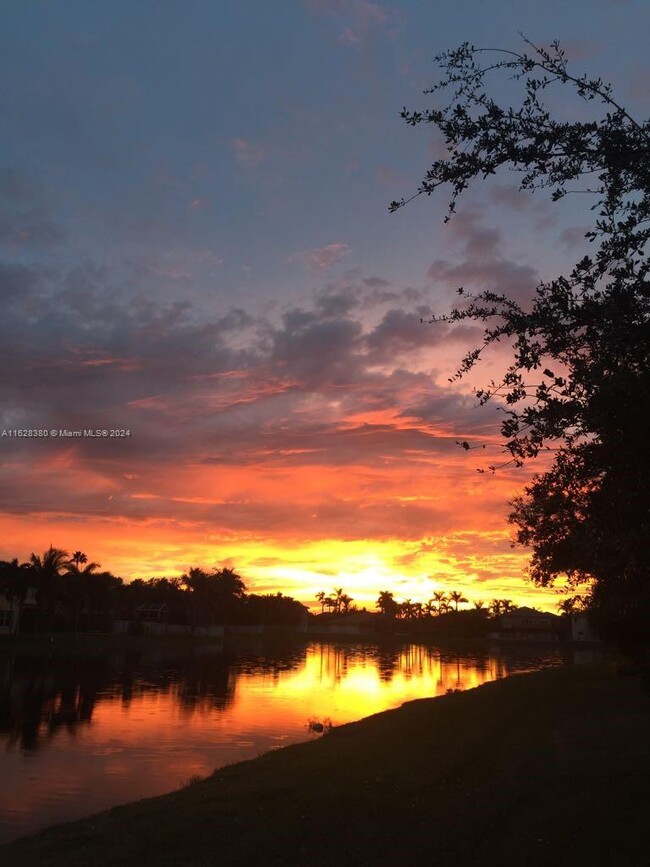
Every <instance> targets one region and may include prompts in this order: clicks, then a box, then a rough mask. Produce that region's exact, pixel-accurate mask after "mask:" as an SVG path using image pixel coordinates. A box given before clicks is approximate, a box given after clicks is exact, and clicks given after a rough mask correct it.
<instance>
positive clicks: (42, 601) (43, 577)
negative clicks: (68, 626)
mask: <svg viewBox="0 0 650 867" xmlns="http://www.w3.org/2000/svg"><path fill="white" fill-rule="evenodd" d="M68 556H69V555H68V552H67V551H64V550H63V549H62V548H55V547H53V546H52V545H50V547H49V548H48V549H47V551H44V552H43V555H42V557H39V556H38V555H37V554H34V553H32V554H31V556H30V558H29V567H30V572H31V574H32V577H33V579H34V583H35V584H36V602H37V604H38V620H39V629H40V628H41V627H42V626H43V623H44V621H45V620H46V619H48V620H49V619H51V616H52V614H53V613H54V608H55V606H56V603H57V598H58V596H59V594H60V592H61V582H60V578H61V572H62V571H63V570H64V569H65V568H66V567H67V566H68V565H69V563H70V561H69V559H68Z"/></svg>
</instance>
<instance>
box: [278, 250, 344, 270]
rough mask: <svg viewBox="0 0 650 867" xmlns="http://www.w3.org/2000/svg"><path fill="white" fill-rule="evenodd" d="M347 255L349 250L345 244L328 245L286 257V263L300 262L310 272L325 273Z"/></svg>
mask: <svg viewBox="0 0 650 867" xmlns="http://www.w3.org/2000/svg"><path fill="white" fill-rule="evenodd" d="M349 253H350V248H349V247H348V245H347V244H341V243H337V244H328V245H327V247H316V248H315V249H313V250H303V251H301V252H298V253H291V255H290V256H288V257H287V262H302V263H303V264H305V265H306V266H307V267H308V268H310V269H311V270H312V271H326V270H327V269H328V268H331V267H332V265H335V264H336V263H337V262H338V261H340V260H341V259H342V258H343V257H344V256H347V255H348V254H349Z"/></svg>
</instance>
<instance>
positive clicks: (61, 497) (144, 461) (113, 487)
mask: <svg viewBox="0 0 650 867" xmlns="http://www.w3.org/2000/svg"><path fill="white" fill-rule="evenodd" d="M0 280H1V285H2V287H3V290H2V291H3V294H4V297H5V298H6V299H8V300H10V301H11V303H10V304H8V305H7V312H8V316H7V321H6V328H5V340H4V341H3V344H2V346H1V347H0V361H1V362H2V364H3V368H4V371H5V374H6V375H5V377H4V378H3V381H2V384H1V386H0V398H1V400H2V421H3V425H4V426H5V427H11V428H20V429H24V428H36V429H48V430H49V429H57V430H60V429H66V430H72V431H74V430H83V429H93V430H94V429H99V430H101V429H108V430H110V429H127V430H130V432H131V436H130V437H128V438H107V439H103V438H92V439H83V438H80V439H72V440H70V439H65V438H62V439H59V438H57V439H53V438H49V439H45V440H39V441H28V440H26V439H20V440H16V439H6V438H5V439H3V440H2V442H1V444H0V445H1V446H2V450H3V455H4V458H5V463H4V465H3V467H4V468H3V471H2V475H1V476H0V502H2V503H3V504H4V507H5V509H6V510H9V511H12V512H15V513H19V514H25V515H26V514H36V513H39V514H42V513H48V514H50V513H52V514H55V513H56V514H77V515H81V514H83V515H84V516H90V515H95V516H97V517H100V518H108V517H110V518H116V519H117V518H119V519H125V520H133V521H145V520H147V519H148V518H152V519H161V520H163V519H164V520H167V519H169V520H172V519H177V520H181V521H182V520H187V521H189V522H193V523H196V524H197V525H201V526H203V525H205V526H206V527H208V526H218V527H222V528H223V527H226V528H230V529H231V530H233V531H237V532H239V531H244V530H246V531H248V532H253V533H255V532H258V531H261V530H262V529H264V530H265V531H268V532H274V531H275V530H277V531H278V532H280V529H281V528H282V527H284V528H287V527H292V528H294V529H296V530H299V531H300V532H301V533H304V534H305V537H306V538H307V537H309V535H310V534H311V533H313V535H314V536H321V537H322V536H323V535H328V534H330V535H335V536H339V537H340V538H354V537H358V534H359V533H361V534H362V535H368V536H372V535H377V534H379V536H382V534H383V535H390V534H391V533H393V532H399V533H402V534H407V536H408V537H409V538H411V537H412V536H413V537H414V538H415V536H417V535H418V534H419V533H421V532H422V530H423V528H424V527H425V526H428V527H429V528H430V527H431V526H433V525H436V522H438V523H442V522H443V517H442V515H441V514H440V513H439V512H438V511H437V510H435V509H432V508H429V506H423V505H418V504H412V503H411V504H408V503H407V504H405V503H399V502H397V501H395V502H391V503H390V504H385V505H383V504H379V505H378V504H377V502H376V501H367V502H366V501H365V500H364V499H363V497H362V498H361V499H358V498H352V499H349V500H348V499H347V498H343V497H338V498H337V497H336V496H334V494H333V493H332V494H328V495H324V494H321V495H314V496H313V497H312V498H311V501H310V507H309V508H310V510H311V511H310V512H309V514H312V513H313V514H316V515H317V519H315V518H308V517H306V515H305V513H304V509H303V506H301V505H299V503H298V502H296V503H295V504H294V503H291V502H289V501H287V502H282V503H277V502H276V503H275V504H273V503H270V502H269V501H267V500H266V499H264V498H261V497H260V496H259V494H257V493H255V486H254V485H253V487H252V488H251V490H250V491H249V493H248V495H247V497H246V498H245V499H246V502H241V501H239V498H238V497H235V498H233V497H232V496H229V497H226V498H225V499H226V500H227V502H226V501H225V502H218V503H211V502H209V500H210V497H209V496H208V497H207V501H206V500H205V499H204V500H201V501H194V500H193V499H192V497H188V498H186V499H184V498H183V496H180V497H179V496H178V493H179V490H181V491H182V490H183V485H184V484H185V483H182V482H180V481H179V482H178V483H177V488H178V486H180V488H178V489H177V488H174V484H175V483H174V474H173V472H172V468H174V467H176V468H178V472H179V473H186V472H189V471H190V470H189V468H192V467H193V468H194V470H192V472H195V473H197V472H199V470H198V469H197V468H200V467H204V468H205V471H206V472H208V473H214V472H221V471H223V472H233V471H235V472H236V471H237V470H238V469H243V468H255V474H253V476H252V477H249V479H250V478H255V475H256V474H257V473H259V472H270V473H281V472H285V471H286V472H289V473H292V472H295V471H297V470H299V469H300V468H305V471H306V472H311V471H312V470H313V471H314V472H316V473H320V472H324V471H325V472H326V471H327V470H326V469H325V468H329V469H330V470H331V471H334V472H341V471H343V472H345V468H346V467H349V468H351V472H354V469H353V468H358V467H365V468H367V469H368V470H372V472H374V471H375V470H376V468H377V467H381V468H383V469H382V472H385V473H390V472H393V468H395V467H397V466H399V467H404V466H409V467H411V468H412V470H413V472H416V471H418V468H422V469H423V470H428V471H430V470H431V468H432V467H434V466H437V465H441V464H442V463H443V462H444V460H445V459H446V458H447V457H448V456H449V455H451V454H457V452H458V449H457V446H456V445H455V438H457V435H455V433H454V426H455V425H456V424H459V425H460V429H462V432H463V434H464V435H467V431H472V430H476V431H478V430H481V425H480V423H479V421H478V416H477V415H476V413H474V417H473V421H470V416H471V412H470V409H469V406H468V403H467V400H466V398H463V397H462V396H461V395H459V394H458V393H457V392H455V391H452V390H451V389H441V388H440V387H437V386H435V385H434V383H433V380H432V377H431V375H430V373H427V372H426V371H419V372H418V371H415V370H412V369H409V358H410V356H417V355H418V354H419V353H421V352H426V351H428V350H429V349H435V347H437V346H440V345H441V343H442V342H443V341H447V340H453V339H455V338H454V331H453V329H450V328H449V327H448V326H427V325H423V324H421V323H420V318H421V317H422V316H423V314H426V315H428V311H429V308H428V307H427V306H426V305H423V304H422V303H421V300H422V299H421V293H415V292H413V291H410V290H405V291H402V292H400V291H399V290H396V289H395V290H393V289H389V287H388V285H387V282H386V281H383V280H381V278H374V279H368V280H364V279H363V278H362V277H360V276H358V275H356V276H352V277H350V279H347V280H342V281H341V282H339V283H337V284H332V285H329V286H327V287H325V289H323V290H322V291H321V292H320V293H318V294H317V295H316V296H315V298H314V302H313V304H312V305H311V306H303V307H294V308H292V309H290V310H288V311H286V312H285V313H284V315H283V316H282V317H281V319H280V320H279V321H278V322H272V321H271V320H270V319H268V318H264V317H255V316H253V315H252V314H251V313H249V312H248V311H246V310H244V309H242V308H231V309H230V310H229V311H227V312H226V313H224V314H223V315H221V316H213V317H206V316H205V315H199V312H198V311H197V310H195V309H194V307H193V306H192V305H191V304H190V303H189V302H176V303H172V304H165V303H163V302H156V301H155V300H154V299H152V297H151V296H146V295H144V294H141V293H138V292H137V291H134V287H133V286H132V285H130V284H128V283H126V284H124V283H122V282H121V280H120V275H119V274H117V273H116V272H112V271H110V270H108V269H107V268H105V267H102V266H100V265H97V264H95V263H92V262H87V263H85V264H82V265H77V266H76V267H74V268H72V269H69V270H67V271H64V270H58V271H57V270H52V269H49V270H48V269H45V268H40V269H39V268H28V267H26V266H24V265H19V264H5V265H4V266H3V267H2V269H1V270H0ZM378 293H383V294H382V297H381V299H380V298H378ZM387 305H390V306H387ZM483 418H485V416H483ZM483 424H485V423H484V422H483ZM27 475H28V476H29V479H30V485H29V486H25V484H24V482H25V478H26V476H27ZM251 484H252V483H251ZM374 484H375V483H374V482H373V486H374ZM376 484H377V485H379V488H380V487H381V483H380V482H379V481H378V482H377V483H376ZM173 490H176V494H173ZM208 493H210V492H208ZM213 499H214V495H213ZM298 499H300V498H298ZM312 507H313V508H312ZM448 523H449V522H448V520H447V524H448ZM382 537H383V536H382Z"/></svg>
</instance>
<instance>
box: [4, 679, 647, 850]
mask: <svg viewBox="0 0 650 867" xmlns="http://www.w3.org/2000/svg"><path fill="white" fill-rule="evenodd" d="M649 731H650V698H649V697H648V694H647V691H645V690H644V688H643V685H642V684H641V681H640V679H639V678H638V677H635V676H621V675H617V674H616V673H614V672H613V670H612V669H611V668H606V667H603V666H576V667H567V668H562V669H554V670H546V671H541V672H536V673H534V674H525V675H517V676H514V677H511V678H508V679H506V680H503V681H498V682H496V683H491V684H486V685H485V686H482V687H479V688H478V689H475V690H471V691H468V692H465V693H459V694H454V695H449V696H444V697H442V698H438V699H423V700H420V701H415V702H410V703H408V704H406V705H404V706H403V707H402V708H399V709H398V710H394V711H387V712H384V713H380V714H376V715H375V716H372V717H368V718H367V719H365V720H361V721H360V722H357V723H352V724H350V725H346V726H341V727H340V728H336V729H334V730H333V731H332V732H331V733H330V734H327V735H325V736H324V737H322V738H321V739H319V740H318V741H315V742H313V743H308V744H301V745H298V746H294V747H288V748H286V749H283V750H278V751H275V752H272V753H269V754H267V755H265V756H262V757H261V758H259V759H256V760H254V761H251V762H244V763H241V764H237V765H232V766H231V767H227V768H223V769H222V770H220V771H218V772H217V773H215V774H214V775H213V776H211V777H210V778H208V779H207V780H204V781H201V782H194V783H192V784H191V785H189V786H187V787H186V788H184V789H182V790H180V791H178V792H174V793H172V794H170V795H165V796H163V797H159V798H153V799H149V800H145V801H141V802H138V803H135V804H131V805H127V806H125V807H119V808H117V809H114V810H111V811H109V812H106V813H102V814H100V815H98V816H94V817H91V818H89V819H85V820H82V821H79V822H75V823H72V824H68V825H62V826H59V827H56V828H53V829H50V830H49V831H46V832H43V833H41V834H39V835H36V836H33V837H29V838H25V839H24V840H21V841H17V842H15V843H11V844H9V845H7V846H5V847H2V848H0V863H3V864H7V865H21V867H22V865H24V867H30V865H34V867H36V865H38V867H54V865H57V867H59V865H60V867H63V865H66V867H95V865H97V867H100V865H101V867H105V865H106V867H107V865H116V867H117V865H120V867H131V865H138V867H141V865H175V867H195V865H196V867H198V865H282V867H339V865H343V867H345V865H355V867H359V865H389V867H392V865H395V867H402V865H455V867H463V865H468V867H469V865H472V867H481V865H486V867H487V865H490V867H493V865H495V867H496V865H522V867H523V865H526V867H527V865H540V867H541V865H544V867H547V865H564V864H566V865H572V867H582V865H599V867H601V865H602V867H607V865H611V867H641V865H646V864H649V863H650V821H649V812H648V804H649V803H650V798H649V795H650V785H649V780H650V773H649V772H650V752H649V749H648V732H649ZM125 796H126V797H128V793H126V792H125Z"/></svg>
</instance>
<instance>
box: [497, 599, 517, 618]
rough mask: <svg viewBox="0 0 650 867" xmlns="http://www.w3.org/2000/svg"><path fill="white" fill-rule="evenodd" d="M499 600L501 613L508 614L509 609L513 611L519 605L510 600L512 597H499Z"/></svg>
mask: <svg viewBox="0 0 650 867" xmlns="http://www.w3.org/2000/svg"><path fill="white" fill-rule="evenodd" d="M500 602H501V613H502V614H509V613H510V612H511V611H514V610H515V609H516V608H518V607H519V606H518V605H516V604H515V603H514V602H513V601H512V599H501V600H500Z"/></svg>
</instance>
